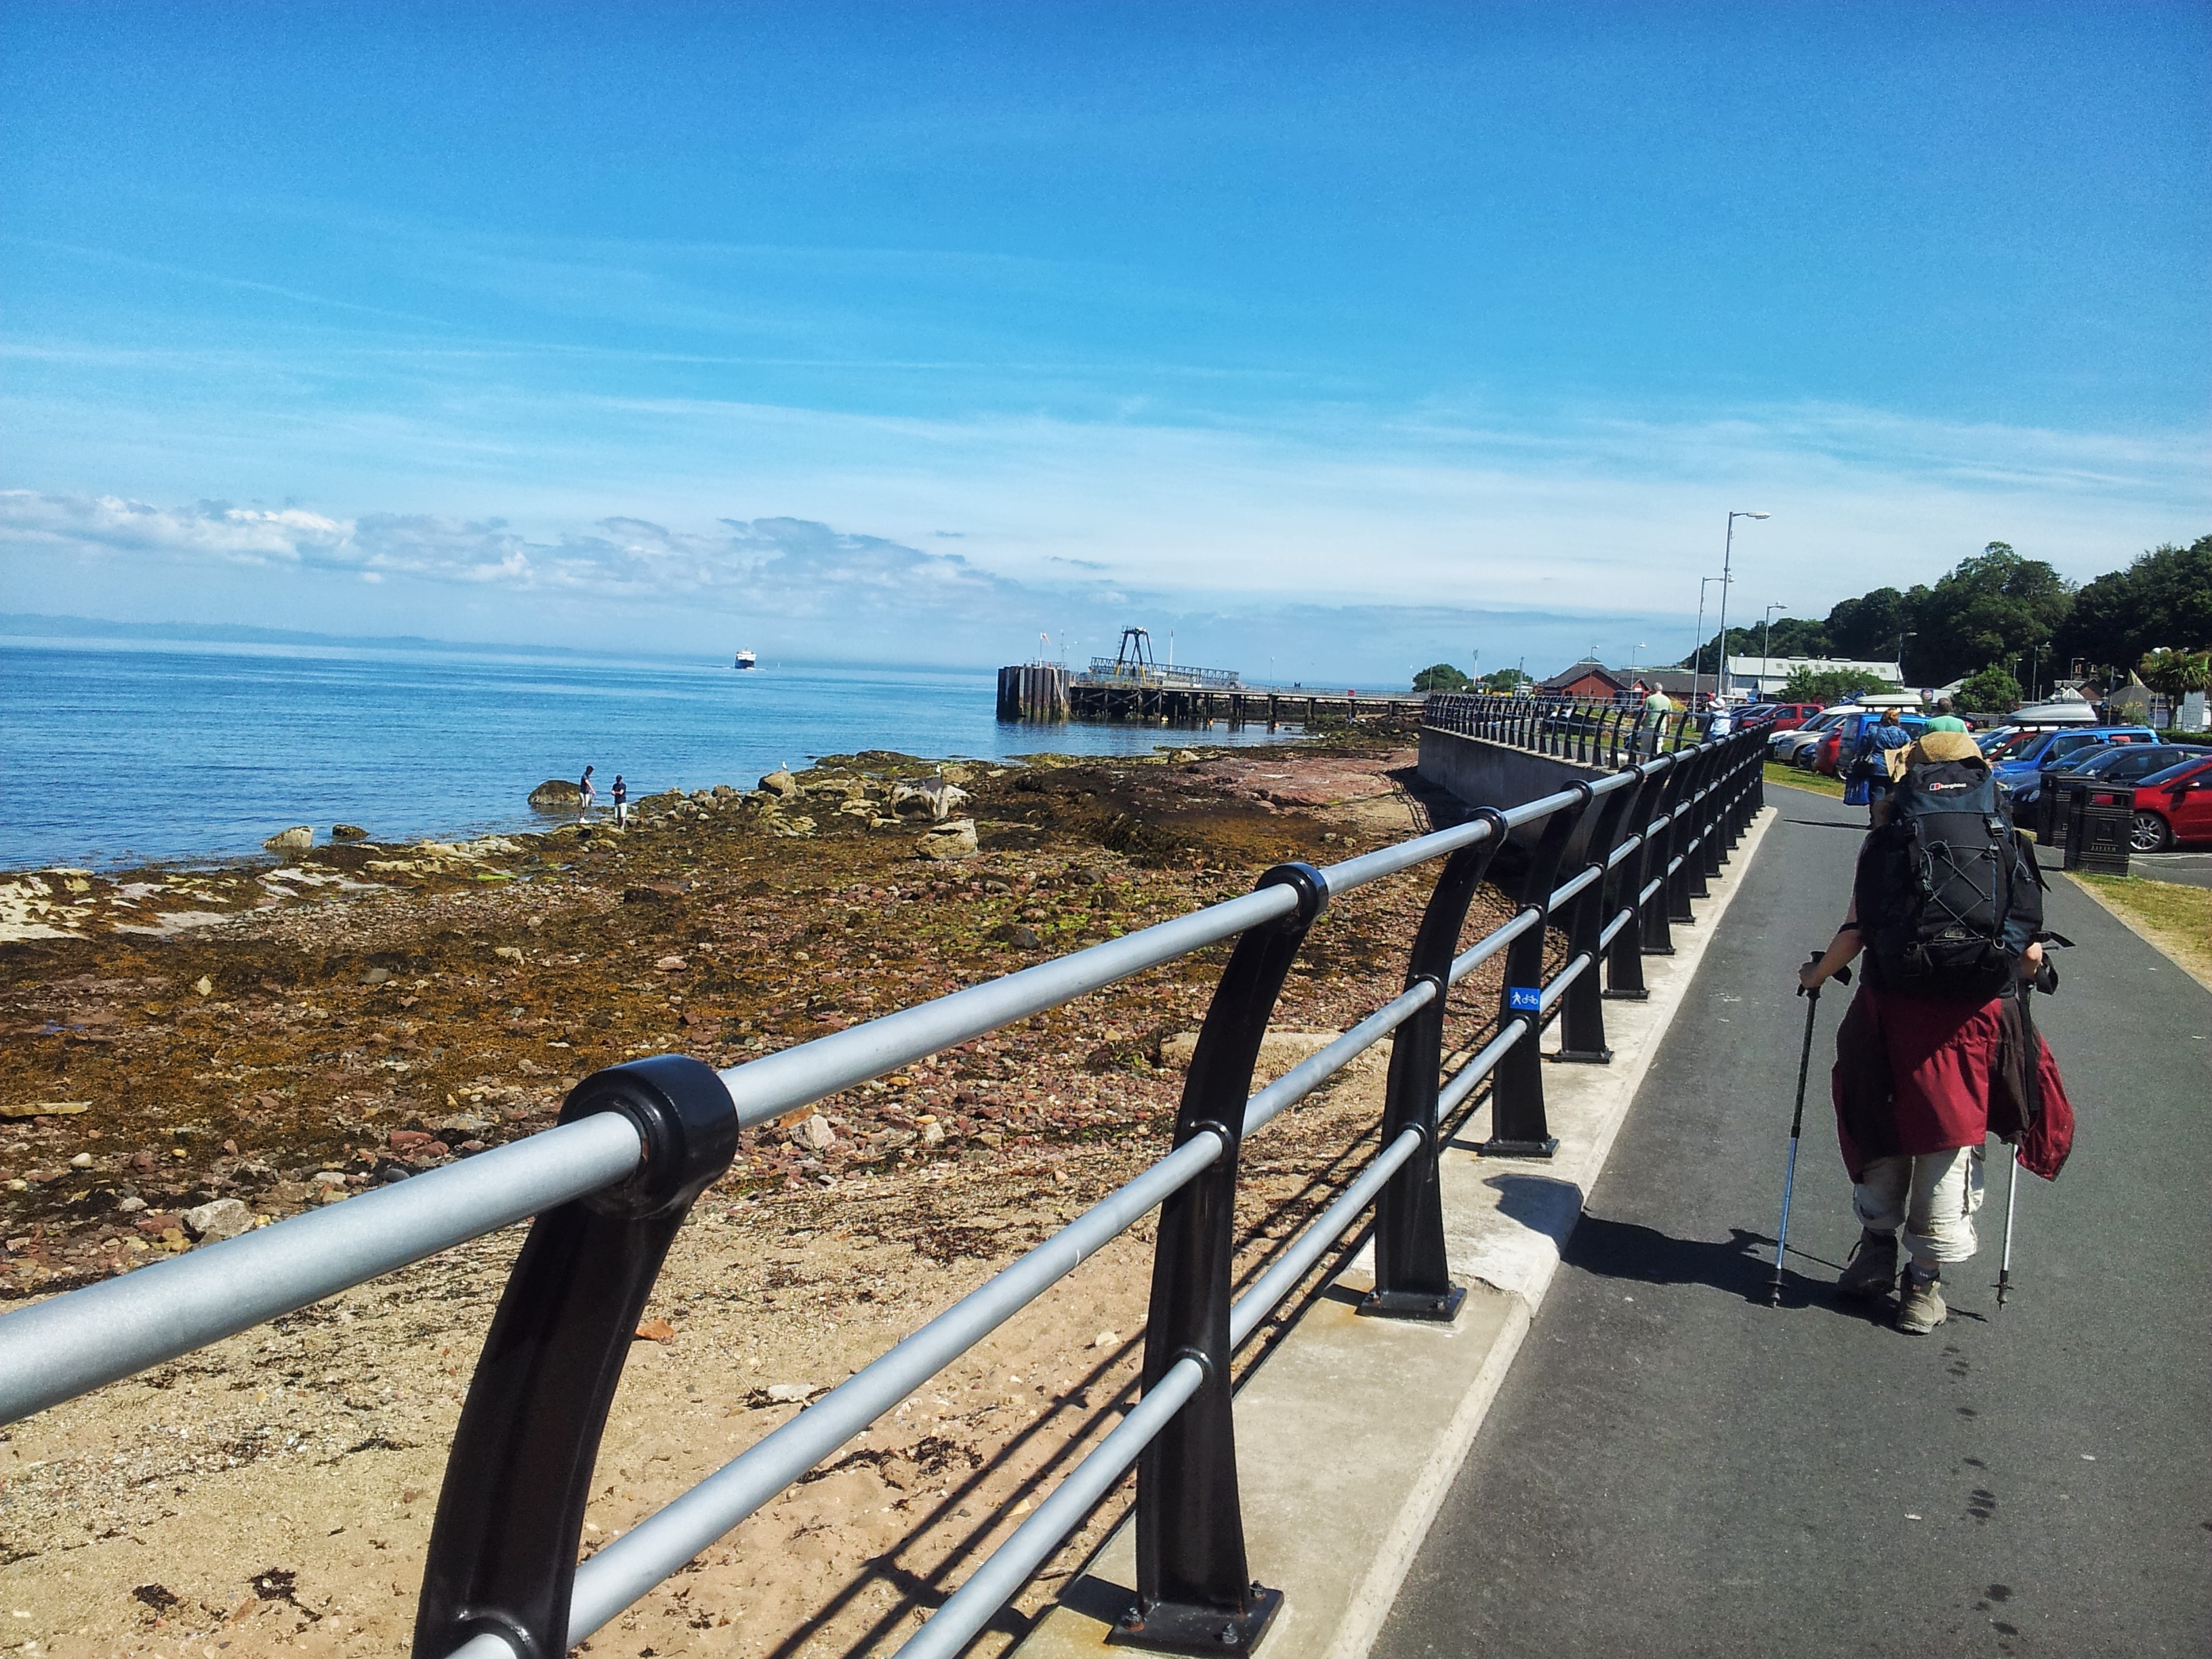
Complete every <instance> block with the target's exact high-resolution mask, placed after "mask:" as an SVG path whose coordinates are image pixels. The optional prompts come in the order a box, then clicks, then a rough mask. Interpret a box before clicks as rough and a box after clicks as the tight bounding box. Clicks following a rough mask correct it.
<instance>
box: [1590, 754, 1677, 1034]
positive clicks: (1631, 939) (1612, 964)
mask: <svg viewBox="0 0 2212 1659" xmlns="http://www.w3.org/2000/svg"><path fill="white" fill-rule="evenodd" d="M1666 792H1667V780H1666V779H1665V777H1664V776H1663V775H1659V776H1655V775H1652V774H1650V773H1648V772H1646V773H1644V775H1642V776H1641V778H1640V779H1639V780H1638V782H1637V784H1636V786H1635V787H1634V788H1632V789H1631V790H1630V791H1629V794H1630V795H1631V796H1632V799H1631V800H1630V802H1629V805H1628V817H1627V818H1626V821H1625V822H1624V823H1622V825H1621V839H1622V840H1623V841H1626V839H1627V838H1628V837H1629V836H1638V837H1640V839H1639V840H1638V842H1637V845H1636V850H1635V851H1633V852H1632V853H1631V854H1629V855H1628V856H1627V857H1626V858H1625V859H1623V860H1621V861H1620V865H1619V866H1616V867H1615V869H1614V871H1613V878H1612V879H1611V880H1610V881H1608V882H1607V883H1606V902H1605V914H1606V918H1607V926H1608V927H1610V926H1611V925H1612V919H1613V917H1615V916H1617V915H1620V913H1621V912H1622V911H1624V910H1626V912H1627V913H1628V919H1627V920H1626V921H1624V922H1622V923H1621V925H1620V932H1619V933H1615V934H1614V935H1613V944H1612V946H1611V947H1610V948H1609V949H1608V950H1607V951H1606V957H1605V994H1606V995H1607V996H1608V997H1618V998H1622V999H1625V1000H1630V1001H1635V1002H1642V1001H1643V1000H1645V999H1646V998H1648V997H1649V996H1650V994H1651V993H1650V990H1649V989H1647V988H1646V987H1645V986H1644V911H1645V909H1646V908H1647V907H1646V906H1645V905H1644V902H1643V893H1644V883H1645V881H1646V880H1648V879H1649V878H1648V877H1646V876H1645V874H1644V872H1645V871H1646V870H1648V869H1650V866H1651V820H1652V819H1653V818H1654V817H1657V816H1658V808H1659V802H1660V800H1661V799H1662V797H1663V796H1664V795H1665V793H1666ZM1661 908H1664V907H1661Z"/></svg>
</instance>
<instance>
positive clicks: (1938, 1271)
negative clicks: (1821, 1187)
mask: <svg viewBox="0 0 2212 1659" xmlns="http://www.w3.org/2000/svg"><path fill="white" fill-rule="evenodd" d="M2034 856H2035V855H2034V852H2033V848H2030V847H2029V846H2028V844H2027V842H2026V841H2025V839H2024V838H2022V837H2021V836H2019V835H2018V834H2017V833H2016V832H2015V830H2014V829H2013V827H2012V824H2011V823H2010V821H2009V820H2008V818H2007V817H2005V815H2004V811H2003V807H2002V802H2001V801H2000V799H1999V797H1998V794H1997V791H1996V783H1995V781H1993V780H1992V779H1991V778H1990V772H1989V766H1988V763H1987V762H1985V761H1984V759H1983V758H1982V756H1981V751H1980V750H1978V749H1977V748H1976V747H1975V746H1974V742H1973V739H1972V738H1969V737H1967V736H1966V735H1965V734H1964V733H1963V732H1931V733H1929V734H1927V735H1926V736H1924V737H1923V738H1921V739H1920V741H1919V742H1918V743H1917V744H1914V745H1913V747H1912V748H1911V750H1910V751H1909V754H1908V756H1907V764H1906V769H1905V775H1904V777H1903V778H1902V779H1901V780H1900V781H1899V783H1898V785H1897V787H1896V788H1895V790H1894V791H1893V792H1892V793H1891V794H1890V796H1889V798H1888V799H1886V800H1884V801H1882V802H1881V803H1880V804H1879V805H1877V806H1876V807H1875V826H1874V828H1873V829H1870V830H1869V832H1868V835H1867V836H1866V839H1865V841H1864V842H1863V843H1862V844H1861V846H1860V849H1859V857H1858V866H1857V874H1856V877H1855V878H1854V881H1853V884H1852V894H1851V903H1850V911H1849V913H1848V914H1847V915H1845V917H1844V924H1843V926H1842V927H1839V928H1838V930H1837V932H1836V936H1835V938H1834V939H1833V940H1832V941H1831V942H1830V944H1829V945H1828V948H1827V950H1826V951H1825V952H1824V953H1823V954H1822V955H1821V957H1820V959H1819V960H1818V961H1816V962H1811V963H1807V964H1806V965H1805V967H1803V968H1802V969H1800V970H1799V973H1798V982H1799V983H1800V984H1801V985H1802V986H1803V987H1806V988H1807V989H1808V990H1811V989H1816V988H1818V987H1820V985H1822V984H1823V983H1825V982H1826V981H1827V980H1828V979H1829V978H1831V977H1832V975H1834V974H1835V973H1836V971H1837V970H1838V969H1840V968H1842V967H1844V965H1845V964H1846V963H1850V962H1851V961H1853V960H1854V959H1856V958H1857V957H1859V956H1861V954H1862V953H1863V954H1864V956H1865V958H1866V961H1865V965H1864V969H1863V977H1862V979H1861V981H1860V984H1859V990H1858V994H1857V996H1856V997H1855V998H1854V999H1853V1000H1852V1002H1851V1006H1850V1010H1849V1012H1846V1013H1845V1015H1844V1019H1843V1023H1842V1024H1841V1025H1840V1026H1839V1027H1838V1030H1837V1033H1836V1065H1835V1071H1834V1073H1833V1085H1832V1086H1833V1093H1834V1099H1835V1108H1836V1132H1837V1139H1838V1143H1839V1145H1840V1147H1841V1150H1842V1152H1843V1158H1844V1168H1845V1169H1846V1170H1847V1171H1848V1172H1849V1173H1850V1178H1851V1182H1852V1189H1851V1207H1852V1209H1853V1210H1854V1211H1855V1212H1857V1217H1858V1221H1859V1226H1860V1236H1859V1241H1858V1243H1857V1247H1856V1248H1855V1249H1853V1250H1852V1252H1851V1258H1850V1263H1849V1265H1848V1266H1846V1267H1844V1270H1843V1273H1842V1274H1841V1275H1840V1276H1839V1277H1838V1279H1837V1281H1836V1285H1837V1289H1838V1291H1841V1292H1842V1293H1843V1294H1844V1295H1845V1296H1850V1297H1880V1296H1884V1295H1887V1292H1888V1291H1889V1289H1890V1286H1891V1285H1893V1284H1894V1285H1896V1287H1897V1291H1898V1298H1899V1302H1898V1310H1897V1328H1898V1329H1899V1330H1900V1331H1904V1332H1906V1333H1908V1334H1914V1335H1925V1334H1927V1333H1928V1332H1929V1331H1932V1330H1934V1329H1935V1328H1936V1327H1937V1326H1938V1325H1940V1324H1942V1322H1943V1321H1944V1319H1945V1317H1946V1316H1947V1314H1948V1310H1947V1308H1946V1307H1945V1304H1944V1302H1943V1294H1942V1275H1943V1269H1944V1268H1945V1267H1947V1266H1951V1265H1954V1264H1956V1263H1958V1262H1962V1261H1967V1260H1969V1259H1971V1258H1972V1255H1973V1254H1974V1251H1975V1237H1974V1212H1975V1211H1976V1209H1977V1208H1978V1207H1979V1205H1980V1202H1981V1188H1982V1179H1981V1163H1982V1146H1983V1142H1984V1140H1985V1139H1986V1138H1987V1137H1988V1136H1989V1135H1990V1133H1993V1132H1994V1133H1996V1134H1998V1135H1999V1136H2000V1137H2002V1139H2007V1140H2015V1141H2017V1142H2018V1144H2019V1146H2020V1147H2021V1161H2022V1162H2024V1163H2027V1164H2028V1166H2029V1168H2030V1169H2031V1170H2033V1171H2034V1172H2035V1173H2037V1174H2039V1175H2043V1176H2045V1178H2046V1179H2048V1178H2052V1177H2055V1176H2056V1175H2057V1166H2058V1165H2059V1164H2063V1162H2064V1160H2065V1154H2066V1150H2067V1148H2068V1147H2069V1146H2070V1144H2071V1137H2072V1127H2073V1113H2072V1109H2071V1107H2070V1106H2069V1104H2068V1103H2067V1102H2066V1098H2065V1094H2064V1089H2063V1085H2062V1084H2061V1083H2060V1082H2059V1079H2058V1074H2057V1066H2055V1064H2053V1063H2052V1061H2051V1057H2050V1053H2049V1050H2048V1049H2047V1048H2045V1047H2044V1046H2043V1044H2042V1040H2041V1038H2040V1037H2039V1036H2037V1035H2036V1033H2035V1030H2034V1027H2033V1019H2032V1018H2031V1017H2030V1016H2029V1014H2028V1012H2027V1010H2026V1006H2025V1004H2026V997H2027V991H2028V989H2029V985H2028V984H2027V982H2025V981H2029V980H2031V979H2032V978H2033V976H2034V975H2036V974H2037V972H2038V971H2039V968H2040V965H2041V963H2042V960H2043V946H2042V944H2041V942H2040V941H2041V937H2042V930H2043V889H2042V879H2041V877H2040V876H2039V874H2038V873H2037V871H2036V868H2035V863H2034ZM1900 1229H1901V1230H1902V1232H1903V1243H1904V1250H1905V1255H1906V1257H1907V1258H1908V1260H1907V1261H1906V1263H1905V1267H1904V1269H1903V1271H1902V1273H1900V1272H1899V1231H1900Z"/></svg>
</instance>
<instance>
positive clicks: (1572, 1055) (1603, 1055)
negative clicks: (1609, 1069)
mask: <svg viewBox="0 0 2212 1659" xmlns="http://www.w3.org/2000/svg"><path fill="white" fill-rule="evenodd" d="M1544 1058H1545V1059H1547V1060H1553V1061H1555V1062H1557V1063H1559V1064H1560V1065H1564V1066H1610V1065H1612V1064H1613V1050H1612V1049H1610V1048H1560V1049H1558V1050H1556V1051H1554V1052H1553V1053H1552V1054H1547V1055H1545V1056H1544Z"/></svg>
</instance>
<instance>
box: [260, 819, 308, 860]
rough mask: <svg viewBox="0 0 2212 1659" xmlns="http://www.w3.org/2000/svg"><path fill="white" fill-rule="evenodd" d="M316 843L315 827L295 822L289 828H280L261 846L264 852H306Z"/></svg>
mask: <svg viewBox="0 0 2212 1659" xmlns="http://www.w3.org/2000/svg"><path fill="white" fill-rule="evenodd" d="M314 844H315V831H314V827H313V825H312V824H306V823H295V824H294V825H293V826H292V827H291V828H290V829H279V830H278V831H277V832H276V834H275V835H273V836H270V837H269V839H268V840H267V841H264V842H262V843H261V847H262V850H263V851H264V852H269V853H304V852H306V851H307V849H308V848H311V847H313V845H314Z"/></svg>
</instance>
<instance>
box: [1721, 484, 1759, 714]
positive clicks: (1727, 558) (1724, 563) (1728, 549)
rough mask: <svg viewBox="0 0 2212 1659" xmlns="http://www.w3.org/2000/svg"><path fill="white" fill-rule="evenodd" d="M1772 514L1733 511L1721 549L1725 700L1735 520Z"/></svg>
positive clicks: (1723, 695) (1724, 693)
mask: <svg viewBox="0 0 2212 1659" xmlns="http://www.w3.org/2000/svg"><path fill="white" fill-rule="evenodd" d="M1768 517H1771V514H1769V513H1729V516H1728V540H1727V542H1726V543H1725V544H1723V547H1722V549H1721V662H1720V681H1719V684H1720V695H1721V700H1722V701H1723V702H1726V701H1727V700H1728V689H1729V684H1728V591H1729V582H1731V581H1733V580H1735V578H1734V577H1733V576H1732V575H1731V574H1729V570H1730V568H1731V563H1732V561H1733V560H1734V558H1735V521H1736V520H1738V519H1764V518H1768Z"/></svg>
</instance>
